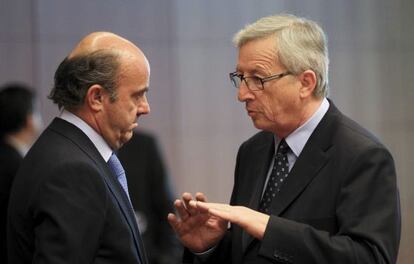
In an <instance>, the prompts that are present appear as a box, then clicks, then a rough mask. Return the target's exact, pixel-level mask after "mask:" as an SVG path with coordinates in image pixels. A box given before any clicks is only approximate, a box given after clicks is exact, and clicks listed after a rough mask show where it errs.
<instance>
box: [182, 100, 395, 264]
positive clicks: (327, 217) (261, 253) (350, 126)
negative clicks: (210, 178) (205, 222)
mask: <svg viewBox="0 0 414 264" xmlns="http://www.w3.org/2000/svg"><path fill="white" fill-rule="evenodd" d="M273 141H274V139H273V135H272V134H271V133H267V132H260V133H258V134H256V135H255V136H253V137H252V138H250V139H249V140H247V141H246V142H245V143H243V144H242V145H241V147H240V149H239V153H238V156H237V164H236V170H235V183H234V188H233V193H232V197H231V204H233V205H243V206H247V207H250V208H252V209H255V210H257V209H258V207H259V201H260V198H261V193H262V190H263V186H264V182H265V178H266V174H267V171H268V168H269V164H270V159H271V156H272V154H273V151H274V142H273ZM271 212H272V213H271V216H270V220H269V223H268V225H267V227H266V231H265V235H264V238H263V240H262V241H258V240H256V239H253V238H252V237H250V236H249V235H246V234H245V233H244V231H242V230H241V229H240V227H238V226H235V225H233V226H232V227H231V229H230V230H229V232H228V233H227V234H226V236H225V237H224V238H223V240H222V241H221V243H220V245H219V246H218V248H217V249H216V251H215V252H214V254H213V256H212V257H211V258H210V260H209V263H234V264H235V263H238V264H240V263H254V264H261V263H263V264H264V263H298V264H312V263H318V264H323V263H327V264H332V263H335V264H340V263H344V264H353V263H371V264H380V263H395V262H396V258H397V253H398V246H399V239H400V211H399V198H398V191H397V186H396V173H395V168H394V162H393V159H392V157H391V155H390V153H389V152H388V151H387V150H386V148H385V147H384V146H383V145H382V144H381V143H379V142H378V140H377V139H376V138H375V137H374V136H372V135H371V134H370V133H368V132H367V131H366V130H364V129H363V128H361V127H360V126H359V125H358V124H356V123H355V122H353V121H351V120H350V119H348V118H347V117H345V116H344V115H342V114H341V113H340V112H339V111H338V110H337V109H336V108H335V106H334V105H333V104H332V102H331V105H330V108H329V110H328V112H327V113H326V115H325V116H324V117H323V119H322V120H321V122H320V123H319V125H318V126H317V128H316V130H315V131H314V132H313V134H312V135H311V137H310V138H309V140H308V142H307V143H306V145H305V146H304V149H303V151H302V153H301V154H300V156H299V157H298V159H297V160H296V163H295V164H294V166H293V168H292V170H291V171H290V173H289V177H288V178H287V180H286V181H285V185H284V186H283V187H282V188H281V191H280V193H279V194H278V195H277V196H276V197H275V199H274V200H273V202H272V205H271ZM187 253H188V252H187ZM185 257H186V258H187V259H186V261H187V262H191V261H192V260H191V257H192V256H191V254H188V255H186V256H185Z"/></svg>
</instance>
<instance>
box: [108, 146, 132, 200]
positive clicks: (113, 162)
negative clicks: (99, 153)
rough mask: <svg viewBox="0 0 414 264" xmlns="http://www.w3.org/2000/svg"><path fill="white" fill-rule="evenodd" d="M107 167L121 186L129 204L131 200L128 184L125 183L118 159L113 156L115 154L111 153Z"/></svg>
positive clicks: (123, 172)
mask: <svg viewBox="0 0 414 264" xmlns="http://www.w3.org/2000/svg"><path fill="white" fill-rule="evenodd" d="M108 165H109V168H111V170H112V172H113V173H114V175H115V176H116V178H117V180H118V182H119V183H120V184H121V186H122V189H124V191H125V194H126V195H127V196H128V199H129V201H130V202H131V199H130V198H129V192H128V183H127V179H126V175H125V171H124V168H123V167H122V164H121V162H120V161H119V159H118V157H117V156H116V155H115V153H112V155H111V157H110V158H109V160H108Z"/></svg>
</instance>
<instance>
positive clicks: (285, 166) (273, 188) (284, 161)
mask: <svg viewBox="0 0 414 264" xmlns="http://www.w3.org/2000/svg"><path fill="white" fill-rule="evenodd" d="M289 149H290V148H289V146H288V144H287V143H286V141H285V140H284V139H282V141H281V142H280V144H279V147H278V148H277V151H276V155H275V160H274V163H273V169H272V173H271V175H270V178H269V180H268V182H267V186H266V190H265V192H264V194H263V197H262V200H261V201H260V206H259V211H260V212H262V213H266V214H269V213H270V212H269V208H270V205H271V204H272V200H273V198H274V197H275V196H276V194H277V193H278V192H279V191H280V188H281V187H282V185H283V183H284V181H285V180H286V178H287V177H288V174H289V161H288V158H287V152H288V151H289Z"/></svg>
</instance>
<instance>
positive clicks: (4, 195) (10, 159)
mask: <svg viewBox="0 0 414 264" xmlns="http://www.w3.org/2000/svg"><path fill="white" fill-rule="evenodd" d="M22 160H23V157H22V156H21V155H20V153H19V152H18V151H17V150H16V149H15V148H14V147H12V146H10V145H9V144H8V143H6V142H4V141H3V140H1V141H0V211H1V212H0V260H2V261H0V262H3V260H4V262H7V247H6V244H7V241H6V230H7V229H6V222H7V204H8V202H9V195H10V188H11V184H12V182H13V179H14V176H15V175H16V173H17V170H18V169H19V166H20V163H21V161H22Z"/></svg>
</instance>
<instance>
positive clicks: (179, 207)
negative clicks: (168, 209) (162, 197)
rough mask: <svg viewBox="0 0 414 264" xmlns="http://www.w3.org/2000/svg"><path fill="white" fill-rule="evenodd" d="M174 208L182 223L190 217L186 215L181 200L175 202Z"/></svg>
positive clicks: (186, 212)
mask: <svg viewBox="0 0 414 264" xmlns="http://www.w3.org/2000/svg"><path fill="white" fill-rule="evenodd" d="M174 206H175V208H176V209H177V213H178V215H179V216H180V218H181V219H182V220H183V221H185V220H187V219H188V218H189V217H190V214H189V213H188V211H187V209H186V208H185V206H184V203H183V202H182V201H181V200H175V202H174Z"/></svg>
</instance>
